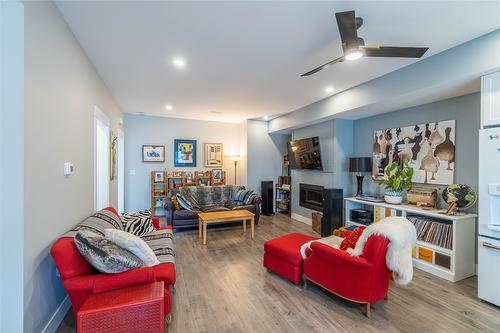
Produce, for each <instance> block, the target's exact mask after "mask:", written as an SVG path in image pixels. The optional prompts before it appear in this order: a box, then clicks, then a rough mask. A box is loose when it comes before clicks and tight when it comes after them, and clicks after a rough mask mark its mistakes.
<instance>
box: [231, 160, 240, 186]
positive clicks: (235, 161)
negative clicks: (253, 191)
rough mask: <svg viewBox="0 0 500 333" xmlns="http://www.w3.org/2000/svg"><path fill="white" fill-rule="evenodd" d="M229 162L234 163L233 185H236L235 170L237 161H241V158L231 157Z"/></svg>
mask: <svg viewBox="0 0 500 333" xmlns="http://www.w3.org/2000/svg"><path fill="white" fill-rule="evenodd" d="M231 161H233V162H234V185H236V169H237V168H238V161H241V157H240V156H231Z"/></svg>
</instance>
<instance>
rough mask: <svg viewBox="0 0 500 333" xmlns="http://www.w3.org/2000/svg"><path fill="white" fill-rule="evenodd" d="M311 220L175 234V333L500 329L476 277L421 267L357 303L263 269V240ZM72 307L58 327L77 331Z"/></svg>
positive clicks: (270, 220) (282, 219)
mask: <svg viewBox="0 0 500 333" xmlns="http://www.w3.org/2000/svg"><path fill="white" fill-rule="evenodd" d="M290 232H301V233H306V234H311V235H314V233H313V232H312V231H311V229H310V226H307V225H305V224H303V223H301V222H297V221H294V220H290V219H289V218H288V217H286V216H282V215H277V216H272V217H266V216H264V217H262V218H261V221H260V223H259V224H258V225H257V226H256V231H255V239H254V240H253V241H252V240H251V239H250V235H249V231H247V234H243V231H242V227H241V224H239V223H238V224H237V225H235V226H234V227H227V228H217V229H213V228H212V229H209V230H208V243H207V245H205V246H204V245H202V243H201V241H200V240H199V239H198V231H197V230H193V231H184V232H179V233H176V238H175V246H176V269H177V284H176V293H175V296H174V310H173V315H172V316H173V322H172V325H171V332H173V333H185V332H232V333H233V332H500V309H499V308H497V307H495V306H492V305H490V304H488V303H485V302H483V301H480V300H479V299H478V298H477V297H476V292H477V288H476V284H477V282H476V278H470V279H466V280H463V281H461V282H458V283H451V282H448V281H445V280H443V279H440V278H437V277H434V276H432V275H430V274H427V273H425V272H423V271H420V270H417V269H416V270H415V274H414V279H413V281H412V282H411V283H410V285H408V286H406V287H398V286H396V285H394V284H391V287H390V291H389V300H388V301H383V302H380V303H377V304H374V305H373V308H372V317H371V319H368V318H366V317H365V316H364V315H363V314H362V313H361V307H360V306H359V305H356V304H353V303H350V302H347V301H345V300H343V299H340V298H339V297H336V296H334V295H331V294H329V293H328V292H326V291H324V290H322V289H321V288H320V287H317V286H315V285H312V284H311V286H310V287H309V288H308V289H306V290H304V289H302V288H301V287H299V286H295V285H293V284H291V283H289V282H288V281H286V280H284V279H282V278H280V277H279V276H277V275H275V274H272V273H268V272H267V271H266V270H265V269H264V268H263V267H262V255H263V243H264V242H265V241H266V240H268V239H271V238H274V237H277V236H280V235H283V234H286V233H290ZM74 327H75V325H74V318H73V315H72V313H71V311H70V312H69V313H68V315H67V316H66V318H65V320H64V322H63V323H62V324H61V327H60V328H59V330H58V332H72V331H74Z"/></svg>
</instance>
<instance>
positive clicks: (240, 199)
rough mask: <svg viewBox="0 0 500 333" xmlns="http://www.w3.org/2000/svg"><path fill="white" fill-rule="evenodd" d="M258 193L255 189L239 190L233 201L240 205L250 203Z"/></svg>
mask: <svg viewBox="0 0 500 333" xmlns="http://www.w3.org/2000/svg"><path fill="white" fill-rule="evenodd" d="M257 196H258V194H257V193H255V191H253V190H239V191H238V192H236V195H235V196H234V199H233V202H234V203H235V204H239V205H250V204H251V203H252V202H253V200H254V198H255V197H257Z"/></svg>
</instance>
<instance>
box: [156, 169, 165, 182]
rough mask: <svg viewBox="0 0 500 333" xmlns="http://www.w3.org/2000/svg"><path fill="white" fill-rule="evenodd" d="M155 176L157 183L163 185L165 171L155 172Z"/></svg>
mask: <svg viewBox="0 0 500 333" xmlns="http://www.w3.org/2000/svg"><path fill="white" fill-rule="evenodd" d="M154 176H155V183H163V182H164V181H165V177H164V175H163V171H155V173H154Z"/></svg>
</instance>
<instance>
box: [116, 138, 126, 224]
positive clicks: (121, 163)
mask: <svg viewBox="0 0 500 333" xmlns="http://www.w3.org/2000/svg"><path fill="white" fill-rule="evenodd" d="M116 138H117V153H118V156H117V159H116V162H117V165H116V169H117V182H118V184H117V185H118V207H117V208H118V212H119V213H120V214H121V213H123V212H124V211H125V135H124V133H123V131H122V130H121V129H117V130H116Z"/></svg>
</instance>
